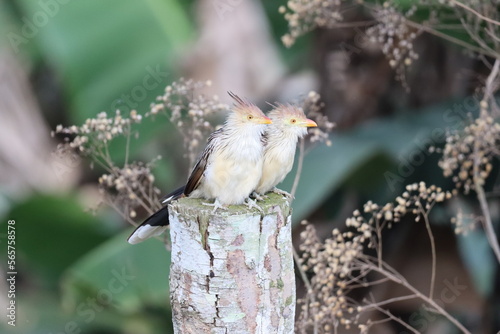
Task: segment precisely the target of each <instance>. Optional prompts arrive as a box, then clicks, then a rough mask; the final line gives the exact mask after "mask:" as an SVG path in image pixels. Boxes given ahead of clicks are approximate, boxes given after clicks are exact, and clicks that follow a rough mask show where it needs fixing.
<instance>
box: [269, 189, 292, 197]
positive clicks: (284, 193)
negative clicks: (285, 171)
mask: <svg viewBox="0 0 500 334" xmlns="http://www.w3.org/2000/svg"><path fill="white" fill-rule="evenodd" d="M272 191H273V192H274V193H276V194H279V195H283V196H285V197H288V198H289V199H295V197H294V196H293V195H292V194H290V193H289V192H286V191H284V190H281V189H278V188H276V187H275V188H274V189H273V190H272Z"/></svg>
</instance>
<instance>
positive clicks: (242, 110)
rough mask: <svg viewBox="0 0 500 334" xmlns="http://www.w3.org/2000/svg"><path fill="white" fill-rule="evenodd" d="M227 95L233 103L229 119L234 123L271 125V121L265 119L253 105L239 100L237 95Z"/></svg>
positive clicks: (230, 93) (267, 118) (260, 111)
mask: <svg viewBox="0 0 500 334" xmlns="http://www.w3.org/2000/svg"><path fill="white" fill-rule="evenodd" d="M228 94H229V96H231V97H232V98H233V99H234V101H235V105H234V108H233V114H232V115H231V117H232V120H233V121H235V122H236V123H238V124H245V125H251V124H255V125H263V124H271V123H272V121H271V119H270V118H269V117H267V116H266V115H265V114H264V113H263V112H262V110H260V109H259V107H257V106H256V105H255V104H252V103H250V102H247V101H245V100H243V99H241V98H240V97H239V96H238V95H236V94H234V93H232V92H228Z"/></svg>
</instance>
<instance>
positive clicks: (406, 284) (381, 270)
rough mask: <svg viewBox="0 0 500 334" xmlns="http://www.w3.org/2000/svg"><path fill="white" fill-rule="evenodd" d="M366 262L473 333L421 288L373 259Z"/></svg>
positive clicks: (455, 323)
mask: <svg viewBox="0 0 500 334" xmlns="http://www.w3.org/2000/svg"><path fill="white" fill-rule="evenodd" d="M365 264H366V265H367V266H369V268H371V269H372V270H374V271H377V272H379V273H380V274H382V275H385V276H386V277H387V278H389V279H390V280H391V281H393V282H395V283H397V284H401V285H402V286H404V287H405V288H407V289H408V290H410V291H411V292H413V293H414V294H415V295H416V296H417V297H418V298H420V299H421V300H422V301H424V302H425V303H427V304H429V305H431V306H432V307H434V308H435V309H436V310H437V311H438V312H439V314H441V315H442V316H444V317H445V318H446V319H448V320H449V321H450V322H451V323H453V324H454V325H455V326H456V327H457V328H459V329H460V330H461V331H462V332H463V333H466V334H471V333H470V332H469V331H468V330H467V328H465V327H464V325H462V324H461V323H460V322H458V320H457V319H455V318H454V317H453V316H452V315H451V314H449V313H448V312H447V311H446V310H445V309H444V308H442V307H441V306H439V304H437V303H436V302H435V301H434V300H433V299H430V298H429V297H428V296H426V295H424V294H423V293H422V292H420V291H419V290H417V289H416V288H415V287H414V286H413V285H411V284H410V283H408V282H407V281H406V280H404V279H401V278H399V277H397V276H395V275H394V274H392V273H390V272H389V271H387V270H385V269H384V268H379V267H378V265H374V264H373V263H372V262H371V261H368V262H366V263H365Z"/></svg>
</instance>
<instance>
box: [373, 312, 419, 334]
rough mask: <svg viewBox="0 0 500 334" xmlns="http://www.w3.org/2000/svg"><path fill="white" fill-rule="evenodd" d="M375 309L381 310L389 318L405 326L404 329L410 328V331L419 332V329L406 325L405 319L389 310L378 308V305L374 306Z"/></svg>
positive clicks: (417, 333)
mask: <svg viewBox="0 0 500 334" xmlns="http://www.w3.org/2000/svg"><path fill="white" fill-rule="evenodd" d="M376 309H377V310H378V311H379V312H381V313H384V314H385V315H387V316H388V317H389V318H391V319H392V320H394V321H396V322H398V323H399V324H401V325H402V326H404V327H406V329H408V330H410V331H411V332H413V333H416V334H420V332H419V331H417V330H416V329H415V328H413V327H411V326H410V325H408V324H407V323H406V322H405V321H403V320H401V319H399V318H398V317H396V316H394V315H393V314H392V313H391V312H389V311H388V310H384V309H383V308H380V307H376Z"/></svg>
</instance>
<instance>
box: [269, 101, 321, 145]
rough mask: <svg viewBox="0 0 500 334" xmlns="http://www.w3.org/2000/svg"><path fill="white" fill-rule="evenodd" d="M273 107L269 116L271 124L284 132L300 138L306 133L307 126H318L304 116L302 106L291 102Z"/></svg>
mask: <svg viewBox="0 0 500 334" xmlns="http://www.w3.org/2000/svg"><path fill="white" fill-rule="evenodd" d="M273 107H274V109H273V110H272V111H271V112H270V113H269V117H270V118H271V120H272V121H273V126H274V127H276V128H278V129H280V130H281V131H283V132H284V133H287V134H295V135H297V137H300V138H301V137H303V136H305V135H306V134H307V128H309V127H316V126H318V124H316V122H315V121H313V120H312V119H309V118H307V117H306V115H305V114H304V111H303V110H302V108H299V107H297V106H294V105H291V104H286V105H283V104H278V105H276V106H273Z"/></svg>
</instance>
